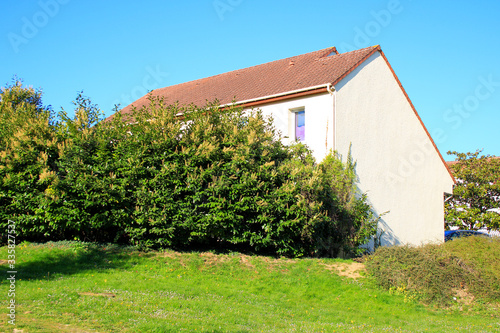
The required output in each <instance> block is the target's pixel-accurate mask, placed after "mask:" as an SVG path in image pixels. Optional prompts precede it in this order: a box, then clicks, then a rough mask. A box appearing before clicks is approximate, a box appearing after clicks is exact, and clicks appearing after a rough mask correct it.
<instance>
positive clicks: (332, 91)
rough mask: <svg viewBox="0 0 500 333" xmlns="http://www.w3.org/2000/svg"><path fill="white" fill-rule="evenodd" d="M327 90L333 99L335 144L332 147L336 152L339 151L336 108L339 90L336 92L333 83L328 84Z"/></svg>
mask: <svg viewBox="0 0 500 333" xmlns="http://www.w3.org/2000/svg"><path fill="white" fill-rule="evenodd" d="M326 89H327V90H328V92H329V93H330V95H331V96H332V97H333V117H332V118H333V144H332V147H333V150H334V151H336V150H337V146H336V145H337V112H336V108H337V90H335V87H334V86H332V84H331V83H328V84H327V86H326Z"/></svg>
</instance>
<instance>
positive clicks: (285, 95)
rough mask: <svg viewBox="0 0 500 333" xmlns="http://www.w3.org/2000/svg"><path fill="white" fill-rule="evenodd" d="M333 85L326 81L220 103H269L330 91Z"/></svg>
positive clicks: (249, 104) (235, 104)
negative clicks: (310, 85) (276, 92)
mask: <svg viewBox="0 0 500 333" xmlns="http://www.w3.org/2000/svg"><path fill="white" fill-rule="evenodd" d="M330 87H331V84H330V83H324V84H320V85H317V86H312V87H307V88H302V89H297V90H291V91H285V92H282V93H278V94H273V95H268V96H262V97H257V98H252V99H247V100H243V101H235V102H234V103H227V104H223V105H220V107H222V108H224V107H229V106H255V105H261V104H267V103H272V102H275V101H280V100H284V99H290V98H295V97H300V96H305V95H314V94H319V93H322V92H328V89H329V88H330Z"/></svg>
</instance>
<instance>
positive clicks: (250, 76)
mask: <svg viewBox="0 0 500 333" xmlns="http://www.w3.org/2000/svg"><path fill="white" fill-rule="evenodd" d="M152 94H153V95H155V96H163V97H164V98H165V99H166V101H167V102H171V103H175V102H178V103H179V104H181V105H183V104H191V103H193V104H194V105H200V106H204V105H206V102H207V101H214V100H215V99H217V100H218V101H219V102H220V103H221V105H229V104H232V103H233V101H236V102H235V103H236V104H238V105H241V106H243V107H244V108H247V109H250V108H259V109H261V110H262V112H263V113H264V114H266V115H272V116H273V118H274V120H275V125H276V127H277V129H278V130H280V131H281V132H282V134H283V135H284V137H285V138H284V139H283V140H284V141H285V143H290V142H293V141H295V140H300V141H303V142H304V143H305V144H307V145H308V146H309V147H310V148H312V150H313V151H314V155H315V157H316V159H317V160H321V159H322V158H323V157H324V156H325V155H326V154H327V153H328V152H329V151H330V150H331V149H333V150H336V151H337V152H339V153H340V154H341V155H342V156H344V158H345V157H346V156H347V153H348V151H349V147H351V152H352V156H353V158H354V159H355V160H356V161H357V168H356V172H357V175H358V177H359V183H358V184H357V185H358V187H359V190H360V191H361V192H366V193H367V194H368V198H369V200H370V202H371V204H372V206H373V208H374V210H375V213H376V214H382V213H384V212H388V213H386V214H383V215H382V218H381V222H380V226H379V227H380V229H381V230H383V233H382V236H381V244H382V245H391V244H414V245H420V244H421V243H425V242H434V241H443V239H444V230H443V221H444V209H443V196H447V195H449V194H451V193H452V188H453V185H454V178H453V176H452V174H451V173H450V170H449V168H448V167H447V165H446V163H445V161H444V159H443V157H442V156H441V154H440V153H439V151H438V149H437V147H436V145H435V143H434V141H433V140H432V138H431V136H430V134H429V132H428V131H427V129H426V128H425V126H424V124H423V123H422V120H421V119H420V117H419V115H418V113H417V111H416V110H415V107H414V106H413V104H412V102H411V101H410V98H409V97H408V95H407V93H406V91H405V90H404V89H403V86H402V85H401V83H400V81H399V79H398V78H397V76H396V74H395V73H394V71H393V69H392V67H391V65H390V64H389V62H388V61H387V58H386V57H385V55H384V53H383V52H382V50H381V48H380V46H372V47H367V48H364V49H360V50H356V51H352V52H346V53H342V54H339V53H338V52H337V50H336V48H335V47H330V48H326V49H323V50H319V51H315V52H311V53H307V54H303V55H298V56H294V57H291V58H286V59H281V60H277V61H273V62H269V63H265V64H262V65H257V66H253V67H249V68H244V69H239V70H235V71H232V72H228V73H224V74H220V75H216V76H212V77H208V78H203V79H199V80H195V81H190V82H186V83H182V84H178V85H174V86H170V87H166V88H161V89H156V90H154V91H153V92H152ZM147 103H148V98H147V96H144V97H142V98H140V99H139V100H137V101H135V102H134V103H132V104H131V105H129V106H127V107H125V108H124V109H123V110H122V111H121V112H124V113H127V112H129V111H130V110H131V108H132V107H138V108H140V107H142V106H143V105H146V104H147Z"/></svg>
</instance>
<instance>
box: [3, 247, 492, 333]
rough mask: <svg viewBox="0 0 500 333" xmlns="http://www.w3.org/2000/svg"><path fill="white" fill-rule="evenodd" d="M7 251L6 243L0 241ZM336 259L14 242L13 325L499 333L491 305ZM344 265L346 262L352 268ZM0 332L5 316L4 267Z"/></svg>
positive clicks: (26, 328) (25, 328)
mask: <svg viewBox="0 0 500 333" xmlns="http://www.w3.org/2000/svg"><path fill="white" fill-rule="evenodd" d="M0 258H7V248H6V247H3V248H1V249H0ZM352 263H353V262H352V261H347V260H338V259H293V260H291V259H285V258H278V259H276V258H270V257H264V256H247V255H243V254H240V253H229V254H218V255H216V254H213V253H210V252H204V253H200V252H193V253H177V252H173V251H165V252H150V253H143V252H139V251H135V250H134V249H132V248H119V247H116V246H113V245H92V244H84V243H77V242H58V243H47V244H27V243H25V244H20V245H18V246H17V248H16V270H17V272H18V273H17V274H16V304H17V308H16V326H15V328H16V329H18V330H22V332H23V333H26V332H180V331H189V332H448V331H456V332H494V331H498V330H500V316H499V313H498V308H497V307H496V306H494V305H492V304H489V303H477V304H476V303H474V304H470V305H468V306H460V307H458V306H450V307H446V308H437V307H433V306H425V305H422V304H421V303H419V302H416V301H412V300H408V299H407V298H406V299H405V295H403V294H395V293H391V292H390V291H386V290H383V289H381V288H380V287H378V286H377V285H376V284H375V281H374V279H372V278H371V277H366V276H365V277H362V278H358V279H353V278H349V277H343V276H340V275H339V274H338V271H337V269H336V267H338V266H339V265H351V264H352ZM346 267H347V266H346ZM1 269H2V271H4V272H5V273H4V278H2V280H1V281H0V294H1V295H5V297H4V296H2V297H0V307H1V308H2V309H4V310H2V311H4V314H3V315H2V321H1V322H0V331H4V332H12V331H13V326H12V325H10V324H8V322H7V319H6V318H7V316H6V314H7V309H6V307H7V304H8V301H9V298H8V297H6V295H7V293H8V289H9V284H8V281H7V280H6V277H7V276H6V274H7V273H6V271H7V270H8V267H7V266H6V265H5V264H4V265H3V266H1Z"/></svg>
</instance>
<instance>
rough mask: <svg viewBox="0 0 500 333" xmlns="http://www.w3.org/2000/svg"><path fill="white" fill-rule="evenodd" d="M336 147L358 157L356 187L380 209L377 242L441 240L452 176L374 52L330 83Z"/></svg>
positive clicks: (344, 154) (396, 84)
mask: <svg viewBox="0 0 500 333" xmlns="http://www.w3.org/2000/svg"><path fill="white" fill-rule="evenodd" d="M335 88H336V90H337V92H336V94H337V98H336V104H335V109H336V114H335V121H336V124H337V126H336V131H337V132H336V150H337V151H338V152H339V153H340V154H342V155H343V156H346V155H347V152H348V150H349V145H350V144H352V156H353V158H354V160H356V161H357V163H358V164H357V168H356V172H357V174H358V176H359V188H360V190H361V191H362V192H367V193H368V198H369V200H370V202H371V204H372V205H373V207H374V208H375V210H376V213H378V214H381V213H383V212H385V211H389V213H387V214H386V215H384V216H383V218H382V223H381V227H382V228H383V229H384V230H385V233H384V235H383V237H382V245H389V244H406V243H409V244H414V245H420V244H421V243H426V242H432V241H442V240H443V238H444V210H443V194H444V192H447V193H452V187H453V180H452V179H451V177H450V175H449V173H448V171H447V169H446V168H445V166H444V164H443V162H442V160H441V159H440V157H439V155H438V153H437V152H436V150H435V148H434V147H433V146H432V143H431V141H430V139H429V138H428V135H427V133H426V132H425V130H424V128H423V126H422V125H421V123H420V121H419V120H418V118H417V116H416V114H415V112H414V111H413V109H412V108H411V106H410V104H409V103H408V101H407V99H406V97H405V95H404V94H403V92H402V90H401V88H400V87H399V85H398V83H397V81H396V80H395V78H394V76H393V74H392V72H391V70H390V68H389V67H388V65H387V63H386V62H385V60H384V59H383V57H382V56H381V55H380V53H379V52H376V53H375V54H373V55H372V56H371V57H370V58H369V59H368V60H366V61H365V62H364V63H363V64H361V65H360V66H359V67H358V68H356V69H355V70H354V71H353V72H352V73H350V74H349V75H348V76H347V77H346V78H344V79H343V80H342V81H341V82H340V83H339V84H337V85H336V86H335Z"/></svg>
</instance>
